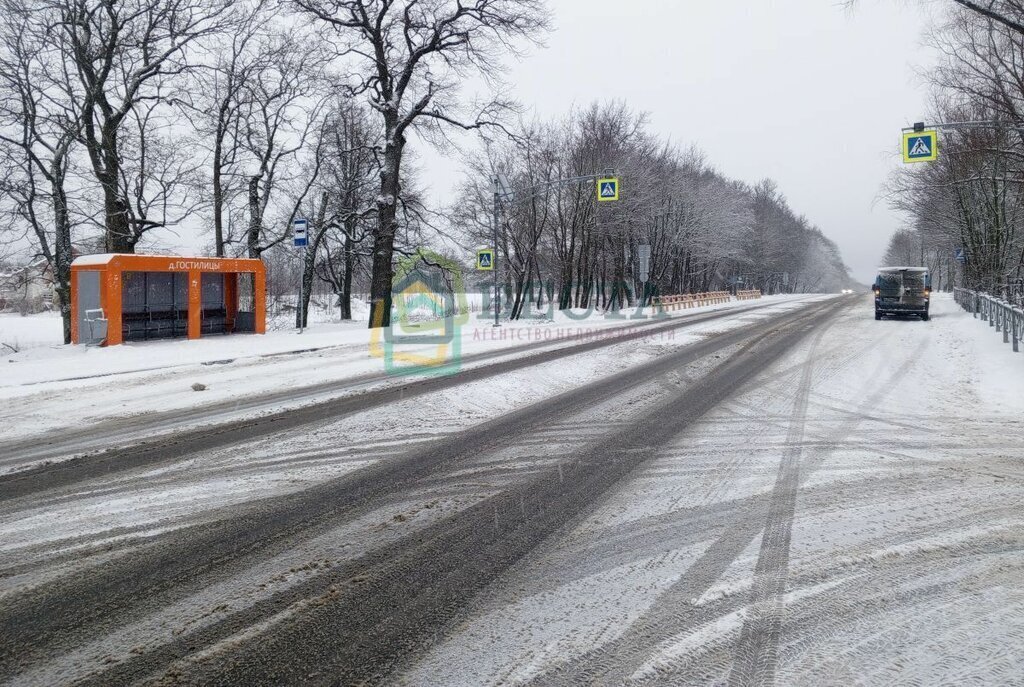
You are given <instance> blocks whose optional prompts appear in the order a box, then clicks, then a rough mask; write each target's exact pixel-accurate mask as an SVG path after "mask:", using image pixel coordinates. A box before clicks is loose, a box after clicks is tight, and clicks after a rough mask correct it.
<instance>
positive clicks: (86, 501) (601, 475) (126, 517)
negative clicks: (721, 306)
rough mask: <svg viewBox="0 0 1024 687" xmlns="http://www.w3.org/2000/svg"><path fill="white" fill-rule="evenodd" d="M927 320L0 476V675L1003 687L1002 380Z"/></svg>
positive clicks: (505, 375)
mask: <svg viewBox="0 0 1024 687" xmlns="http://www.w3.org/2000/svg"><path fill="white" fill-rule="evenodd" d="M933 313H934V318H933V320H932V321H931V322H928V323H922V322H917V321H883V322H875V321H874V320H873V319H872V317H871V316H870V307H869V304H867V303H865V302H863V301H862V300H860V299H854V298H843V299H832V300H818V301H809V302H804V303H801V304H797V305H793V306H791V307H787V308H777V309H775V310H773V311H772V312H771V313H766V312H760V313H753V312H751V313H746V314H737V315H734V316H732V317H730V318H722V319H719V320H716V321H715V322H714V323H713V324H712V323H708V324H706V325H705V326H704V327H703V328H701V329H697V330H694V331H690V330H687V329H683V330H680V335H678V336H676V337H673V338H670V339H657V338H656V339H653V340H644V341H628V342H617V343H613V344H610V345H605V346H601V347H595V348H594V349H592V350H589V351H576V352H574V353H573V354H564V353H563V354H560V355H557V356H553V357H551V358H550V359H537V360H534V361H532V363H531V364H530V365H529V366H524V365H521V364H514V365H513V364H509V367H508V368H507V369H494V370H491V372H490V373H487V374H484V373H479V374H478V375H476V376H473V375H467V376H465V377H463V378H461V379H458V380H452V381H450V383H446V384H440V383H438V385H437V387H436V388H433V389H430V390H429V392H427V393H421V394H417V395H411V396H410V397H404V396H403V395H401V394H400V393H399V394H398V395H397V396H396V395H395V391H394V390H393V389H385V390H382V391H380V392H378V393H386V394H390V395H385V396H381V397H380V398H379V399H378V400H377V402H375V403H372V404H370V405H368V406H367V407H366V408H356V407H353V408H352V409H351V412H348V413H341V414H339V415H338V416H335V417H329V416H327V415H326V414H321V415H317V416H311V417H310V418H308V425H304V426H294V427H289V428H287V430H286V431H278V432H273V431H269V430H268V431H264V430H261V431H260V432H259V433H258V435H256V436H253V437H248V438H246V437H245V432H244V431H241V430H239V429H238V428H234V429H231V430H229V431H228V433H227V434H226V435H224V436H222V437H221V439H218V440H216V441H212V440H210V439H209V438H200V439H190V436H189V435H188V434H187V433H184V432H183V433H182V435H181V436H180V437H177V438H176V439H175V441H176V442H177V443H176V444H174V445H168V446H165V448H164V454H161V456H160V457H159V459H155V460H140V461H138V462H137V463H133V464H129V465H128V466H112V465H110V464H109V463H103V462H100V463H96V464H94V467H91V468H82V467H80V466H82V465H88V463H81V462H72V463H69V464H67V465H63V466H62V465H57V466H54V467H53V471H50V472H36V473H32V475H35V476H34V477H33V476H29V477H28V478H27V480H28V481H27V482H26V481H24V479H22V481H20V482H17V483H15V482H13V481H11V480H12V479H13V478H11V477H10V476H8V477H6V478H0V488H6V489H7V491H6V492H4V493H5V494H6V496H5V498H4V500H3V501H0V551H2V552H3V555H2V556H0V561H2V562H0V600H2V605H0V634H2V636H3V638H4V641H3V642H2V645H0V679H3V680H5V681H7V682H10V683H13V684H57V683H63V682H71V681H81V682H83V683H87V684H123V683H136V682H140V683H153V682H155V683H160V684H178V683H184V684H211V683H212V684H243V683H247V684H288V683H292V684H294V683H312V684H355V683H400V684H409V685H425V684H437V685H453V684H454V685H470V684H474V685H475V684H537V685H549V684H565V685H570V684H573V685H574V684H581V683H583V684H648V683H650V684H735V685H765V684H779V685H789V684H796V685H821V684H836V685H848V684H868V685H876V684H877V685H890V684H927V685H934V684H951V685H953V684H1011V683H1021V682H1024V583H1022V580H1024V555H1022V551H1024V512H1022V511H1021V509H1020V503H1021V501H1022V496H1024V462H1022V461H1024V412H1022V408H1021V406H1022V403H1024V402H1022V401H1021V394H1022V393H1024V392H1022V389H1024V383H1022V382H1024V360H1022V359H1019V358H1013V357H1012V354H1010V353H1008V350H1009V349H1008V348H1006V349H1003V350H1000V349H999V348H998V347H997V345H996V344H995V343H993V345H992V346H988V345H987V338H988V337H989V336H990V334H989V332H988V331H987V328H986V327H984V325H981V324H980V323H978V322H976V321H974V320H972V319H971V318H970V316H965V315H964V314H963V313H960V312H959V311H957V310H956V308H955V306H954V305H953V304H952V303H951V302H950V301H947V300H939V301H937V302H936V303H935V304H934V306H933ZM687 332H690V333H687ZM993 341H994V340H993ZM1004 351H1005V354H1004ZM506 362H507V361H506ZM583 380H586V381H583ZM298 430H302V431H298ZM231 432H235V433H234V434H232V433H231ZM209 436H210V435H209V433H202V437H209ZM225 437H226V438H225ZM190 442H191V443H190ZM126 455H130V454H126ZM95 465H99V466H103V465H107V466H108V467H109V468H110V469H108V468H107V467H104V468H98V467H95ZM114 468H116V469H114ZM62 470H67V471H68V472H67V473H66V475H65V477H64V478H61V477H59V475H60V474H61V471H62ZM32 480H36V481H35V482H33V481H32Z"/></svg>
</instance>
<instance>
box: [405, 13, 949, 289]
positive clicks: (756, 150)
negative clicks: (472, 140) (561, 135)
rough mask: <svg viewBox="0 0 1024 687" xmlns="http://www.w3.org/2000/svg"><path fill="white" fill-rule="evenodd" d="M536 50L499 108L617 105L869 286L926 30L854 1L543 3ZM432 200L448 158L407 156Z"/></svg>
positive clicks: (919, 97)
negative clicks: (780, 208)
mask: <svg viewBox="0 0 1024 687" xmlns="http://www.w3.org/2000/svg"><path fill="white" fill-rule="evenodd" d="M549 2H550V7H551V8H552V10H553V11H554V15H555V25H556V28H555V31H554V32H553V33H552V34H551V35H550V36H549V37H548V39H547V41H546V43H547V47H546V48H542V49H537V50H533V51H532V52H531V54H530V56H529V57H527V58H526V59H525V60H524V61H522V62H519V63H516V64H513V65H511V69H510V72H509V74H508V77H507V80H508V82H509V83H510V85H511V86H512V95H513V96H514V97H516V98H518V99H519V100H520V101H521V102H522V103H523V104H524V105H526V106H527V107H529V108H533V109H534V110H535V112H536V114H537V115H539V116H542V117H553V116H560V115H562V114H564V113H565V112H566V111H567V110H569V109H570V108H571V107H572V106H573V105H586V104H588V103H590V102H591V101H594V100H605V99H616V98H618V99H623V100H625V101H626V102H627V103H628V104H629V105H630V106H632V107H633V108H634V109H637V110H641V111H646V112H648V113H649V115H650V121H651V128H652V130H653V131H655V132H656V133H658V134H660V135H662V136H664V137H666V138H670V139H671V140H672V141H674V142H676V143H679V144H682V145H689V144H691V143H692V144H695V145H697V147H699V148H701V149H702V150H704V151H705V153H707V157H708V161H709V162H710V163H711V164H712V165H714V166H715V167H716V168H717V169H719V170H720V171H721V172H723V173H724V174H726V175H728V176H730V177H733V178H738V179H742V180H745V181H749V182H756V181H757V180H759V179H761V178H763V177H772V178H773V179H775V180H776V181H777V182H778V183H779V186H780V188H781V190H782V191H783V192H784V193H785V194H786V196H787V198H788V199H789V201H790V204H791V205H792V206H793V208H794V210H795V211H797V212H798V213H803V214H806V215H807V217H808V218H809V219H810V220H811V221H812V222H814V223H815V224H817V225H818V226H819V227H820V228H821V229H822V231H823V232H824V233H825V234H826V235H827V236H829V237H830V238H832V239H833V240H835V241H836V242H837V243H838V244H839V246H840V248H841V249H842V253H843V257H844V259H845V260H846V262H847V264H848V265H849V266H850V268H851V270H852V272H853V275H854V276H855V277H857V278H859V279H860V280H861V281H870V280H871V279H872V278H873V275H872V274H871V272H872V271H873V270H874V268H875V267H877V265H878V262H879V260H880V259H881V255H882V253H883V251H884V250H885V245H886V242H887V240H888V238H889V235H890V234H891V232H892V231H893V230H894V229H896V228H898V227H899V226H900V224H901V218H900V217H899V216H898V215H897V214H896V213H894V212H893V211H892V210H890V209H889V207H888V204H887V203H886V202H885V200H884V199H881V198H880V195H879V194H880V187H881V185H882V183H883V182H884V181H885V179H886V177H887V175H888V172H889V170H891V169H892V168H893V167H894V166H896V165H898V164H899V158H898V152H899V136H900V129H901V128H902V127H904V126H907V125H909V124H911V123H913V122H914V121H916V120H918V119H921V118H922V117H923V113H924V111H925V102H926V96H927V91H926V89H925V88H924V86H923V83H922V82H923V79H922V78H921V75H920V74H919V70H921V69H924V68H927V65H928V64H929V62H930V61H931V57H930V54H929V52H928V51H927V50H925V49H923V48H922V47H921V44H922V33H923V30H924V29H925V28H926V26H927V19H926V17H925V16H924V15H922V11H921V8H920V6H919V5H917V4H914V3H906V2H900V1H899V0H861V1H860V3H859V6H858V7H857V8H856V9H855V10H853V11H849V10H846V9H844V8H843V7H842V6H841V4H840V3H839V2H833V1H831V0H628V1H627V0H549ZM418 148H419V149H418V150H417V153H418V154H419V155H420V162H419V164H418V166H419V167H420V168H421V170H422V171H423V173H424V175H425V177H426V179H425V181H427V182H428V183H429V187H430V190H431V194H432V195H433V196H434V197H435V198H436V199H437V200H438V201H444V202H447V201H450V199H451V189H452V187H453V186H454V184H455V183H456V182H457V181H458V179H459V178H460V174H461V165H460V163H459V161H458V159H456V158H454V157H444V156H441V155H438V154H436V153H433V152H430V151H428V150H425V149H423V148H422V147H420V146H418Z"/></svg>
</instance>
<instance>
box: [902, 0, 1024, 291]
mask: <svg viewBox="0 0 1024 687" xmlns="http://www.w3.org/2000/svg"><path fill="white" fill-rule="evenodd" d="M983 4H984V5H985V7H983V8H981V7H980V5H974V4H973V3H958V6H957V7H955V8H953V9H952V10H951V11H950V12H949V14H948V15H947V16H946V17H945V18H944V19H943V21H942V23H941V25H940V26H938V27H936V29H935V30H934V31H932V32H931V33H930V34H929V35H930V39H929V40H930V42H931V44H932V46H933V47H934V48H935V49H936V51H937V52H938V54H939V55H940V63H939V65H938V67H937V68H936V69H935V70H934V71H933V72H932V75H931V77H930V85H931V90H932V98H931V99H932V102H933V103H934V105H933V107H932V109H931V111H930V112H929V113H928V114H929V116H928V121H929V123H931V122H935V123H947V124H951V125H952V126H948V127H943V128H942V129H941V131H940V136H939V159H938V161H936V162H932V163H927V164H925V163H921V164H915V165H910V166H908V167H907V168H906V169H903V170H901V171H900V172H899V173H897V175H896V176H895V178H894V179H893V180H892V183H891V192H892V197H893V199H894V201H893V202H894V205H895V206H896V207H897V208H899V209H902V210H904V211H906V212H907V213H908V214H909V215H910V217H911V218H912V222H911V225H910V226H909V227H907V228H905V229H903V230H901V231H899V232H897V233H896V234H895V235H894V236H893V237H892V240H891V241H890V244H889V248H888V251H887V255H886V260H887V262H890V263H895V264H922V263H923V264H924V265H926V266H928V267H929V268H931V270H932V272H933V274H934V275H935V279H936V280H937V281H936V288H948V287H951V286H952V285H953V283H954V281H955V282H956V283H957V284H962V285H965V286H967V287H969V288H972V289H980V290H983V291H986V292H989V293H993V294H998V295H1001V296H1003V297H1006V298H1014V299H1017V300H1021V301H1024V169H1022V163H1024V5H1022V4H1021V3H1019V2H1003V1H996V2H992V3H983ZM957 251H962V253H963V259H964V260H965V261H966V262H963V264H960V262H958V261H957V260H956V258H955V256H956V253H957Z"/></svg>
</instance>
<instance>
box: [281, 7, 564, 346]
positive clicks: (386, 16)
mask: <svg viewBox="0 0 1024 687" xmlns="http://www.w3.org/2000/svg"><path fill="white" fill-rule="evenodd" d="M293 3H294V5H295V6H296V7H297V8H298V9H299V10H300V11H301V12H302V13H303V14H305V15H307V16H310V17H314V18H315V19H317V20H319V21H321V22H323V23H324V25H325V26H327V27H330V28H331V29H333V30H334V31H335V35H336V38H337V41H338V43H339V48H340V50H341V53H342V54H343V55H345V56H347V57H348V58H350V59H351V60H353V62H354V72H355V74H356V76H355V79H354V81H353V83H351V84H350V87H351V89H352V92H353V93H369V94H370V103H371V105H372V106H373V107H374V109H375V110H376V111H377V112H378V113H379V114H380V117H381V124H382V133H383V138H384V141H383V150H382V151H381V155H382V160H381V172H380V193H379V197H378V199H377V227H376V230H375V232H374V248H373V272H372V279H371V286H370V298H371V314H370V326H371V327H384V326H388V325H389V324H390V321H391V287H392V278H393V264H392V263H393V256H394V249H395V237H396V234H397V231H398V201H399V197H400V196H401V193H402V189H401V180H402V162H403V157H404V153H405V146H406V142H407V134H408V132H409V129H410V127H413V126H414V125H415V124H417V123H418V122H423V123H427V122H430V123H434V124H449V125H455V126H459V127H464V128H476V127H479V126H481V125H482V124H483V123H484V122H485V121H487V120H488V115H486V114H485V115H482V116H480V117H477V118H475V119H473V120H471V121H466V120H464V119H463V116H462V113H461V112H460V110H459V108H458V107H457V106H456V96H457V90H458V85H459V83H460V81H461V80H462V79H464V78H466V77H467V76H468V75H469V74H471V73H481V74H483V75H484V76H485V77H488V78H490V77H494V76H496V75H497V74H498V73H499V69H500V64H499V59H500V57H501V55H502V54H503V53H506V52H514V51H515V49H516V45H515V43H516V41H519V40H523V39H527V40H530V39H535V38H536V37H537V36H538V35H539V34H540V33H541V32H542V31H544V30H545V29H546V28H547V26H548V14H547V11H546V8H545V6H544V3H543V1H542V0H472V1H471V2H467V3H462V2H453V1H452V0H416V1H412V2H404V3H400V2H395V1H394V0H293Z"/></svg>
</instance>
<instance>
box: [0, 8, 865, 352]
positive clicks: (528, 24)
mask: <svg viewBox="0 0 1024 687" xmlns="http://www.w3.org/2000/svg"><path fill="white" fill-rule="evenodd" d="M548 26H549V16H548V12H547V9H546V6H545V3H544V2H543V0H463V1H462V2H458V3H456V2H452V1H451V0H419V1H418V2H415V3H395V2H391V1H390V0H0V213H2V214H3V215H4V220H3V222H2V223H0V235H2V237H0V238H2V242H0V245H3V246H6V247H14V248H18V249H23V250H24V252H26V253H29V254H32V255H34V256H37V257H38V258H41V259H43V260H45V261H46V265H47V274H49V275H52V279H53V281H54V282H55V290H56V292H57V294H58V298H59V301H60V303H61V308H62V313H63V315H64V325H65V340H66V341H69V340H70V306H69V286H70V265H71V261H72V259H73V258H74V256H75V255H76V254H80V253H89V252H97V251H107V252H134V251H135V250H137V249H139V248H140V247H141V248H144V249H145V250H147V251H159V250H161V249H166V247H167V246H168V245H169V244H170V243H172V242H177V241H178V240H179V239H178V237H179V235H181V234H182V233H191V232H192V231H193V230H194V228H196V227H201V228H202V233H203V236H204V237H205V240H206V244H207V246H206V247H207V249H208V250H209V252H210V253H213V254H215V255H218V256H248V257H254V258H262V259H263V260H264V261H266V262H267V263H268V266H269V267H270V272H271V279H272V280H274V281H275V282H276V284H275V285H274V287H273V288H274V289H275V290H276V291H278V292H280V291H281V290H282V284H284V283H285V282H287V283H288V284H295V281H296V280H297V278H299V277H301V278H302V279H303V281H304V288H303V289H302V291H303V293H304V294H306V299H305V300H307V301H308V295H309V294H310V293H314V292H316V291H318V290H319V289H321V288H323V287H324V285H326V287H327V288H328V289H329V290H330V291H331V292H332V293H333V294H335V295H336V297H337V299H338V303H339V308H340V312H341V315H342V316H343V317H350V316H351V314H352V309H351V300H352V295H353V293H354V292H356V291H358V292H360V293H368V294H369V301H370V303H369V305H370V326H373V327H377V326H386V325H387V324H389V321H390V317H391V290H392V282H393V276H394V271H395V266H396V263H397V262H398V260H399V259H400V258H401V257H402V256H405V255H423V254H422V253H420V252H418V250H417V249H418V248H420V247H422V246H434V247H435V248H436V247H439V246H444V245H448V246H449V247H450V246H451V243H450V242H446V241H445V239H446V238H455V239H456V242H457V243H459V244H460V245H461V246H462V247H463V250H462V252H461V253H460V254H459V255H458V258H459V259H460V260H465V258H466V257H467V256H466V253H467V252H468V250H466V249H467V248H472V246H470V245H468V244H471V243H489V239H487V240H485V236H484V234H488V235H489V232H486V231H485V228H486V227H487V226H488V222H489V216H490V211H489V209H488V199H489V197H490V196H489V190H488V189H489V179H490V177H491V171H493V170H494V169H499V168H500V169H501V170H503V171H504V172H505V173H506V174H507V175H508V176H509V178H511V179H512V180H513V183H514V185H515V187H516V189H517V190H520V191H522V192H521V193H520V194H518V195H517V196H516V199H515V200H514V201H512V202H510V203H509V204H508V205H507V207H506V208H505V212H504V214H503V215H502V220H501V221H502V226H501V241H500V243H501V245H500V246H499V250H500V253H501V255H500V262H501V264H502V265H507V266H508V267H509V269H508V270H507V272H504V274H505V276H506V279H507V285H506V286H507V289H508V291H509V293H510V294H512V295H513V302H514V303H519V304H521V303H523V302H524V300H525V299H528V298H541V296H540V294H539V285H540V284H545V285H547V284H551V285H552V286H551V287H550V289H551V291H552V295H549V296H545V297H546V298H555V299H556V300H557V302H558V303H559V304H560V305H562V306H563V307H569V306H578V305H585V304H588V303H589V302H591V300H592V299H596V301H597V303H598V304H599V305H600V306H601V307H607V306H608V305H609V303H613V302H626V301H629V300H630V299H635V298H636V284H635V277H636V276H637V275H636V273H635V267H636V261H635V259H634V257H635V254H636V253H635V251H636V247H637V245H639V244H642V243H646V244H649V245H651V247H652V263H651V268H652V277H651V279H652V285H653V286H654V287H656V288H657V290H658V291H660V292H662V293H669V292H678V291H689V290H707V289H715V288H722V287H724V286H726V284H727V283H728V281H729V280H730V279H731V278H734V277H739V278H742V279H743V280H744V281H743V283H745V284H749V285H750V286H753V287H760V288H763V289H765V290H768V291H772V290H779V289H782V288H786V289H788V290H815V289H834V288H836V287H838V286H839V285H840V283H842V282H843V281H844V280H845V279H846V276H845V275H846V272H845V268H844V267H843V266H842V263H841V260H840V259H839V257H838V254H837V252H836V250H835V246H834V245H832V244H831V243H830V242H828V241H827V240H826V239H825V238H824V237H823V236H821V234H820V232H818V231H817V230H816V229H815V228H814V227H812V226H811V225H810V224H809V223H808V222H807V221H806V220H805V219H803V218H801V217H799V216H798V215H797V214H796V213H795V212H793V211H792V210H791V209H790V208H789V207H788V205H787V203H786V202H785V199H784V198H783V197H782V195H781V194H780V193H779V191H778V190H777V189H776V188H775V186H774V185H773V184H772V183H771V182H763V183H761V184H759V185H757V186H756V187H747V186H745V185H744V184H741V183H738V182H735V181H730V180H728V179H726V178H724V177H722V176H721V175H719V174H717V173H716V172H714V171H713V170H712V169H711V168H710V167H709V166H708V165H707V164H706V163H705V162H704V161H703V159H702V158H701V157H700V155H698V154H696V153H694V152H692V151H683V150H678V149H676V148H673V147H671V146H667V145H666V144H664V143H662V142H659V141H658V140H657V139H656V138H655V137H654V136H652V135H651V134H650V132H649V131H648V130H647V128H646V126H645V122H644V120H643V118H642V117H641V116H639V115H637V114H635V113H631V112H629V110H628V109H627V108H625V107H624V106H621V105H617V104H609V105H601V106H594V107H592V108H589V109H586V110H582V111H578V112H575V113H573V114H572V115H571V116H569V117H568V118H567V119H565V120H564V121H559V122H551V123H545V124H538V125H536V126H532V127H520V129H521V130H518V131H509V129H508V128H507V127H508V123H509V122H510V121H513V119H514V118H513V117H511V116H510V115H511V113H512V112H514V110H515V108H514V107H513V104H512V103H509V102H506V101H505V100H504V99H503V98H501V97H495V98H492V99H491V100H489V101H484V102H478V101H475V100H474V101H472V102H470V100H469V99H468V98H467V97H466V96H465V94H464V93H463V92H462V91H461V85H462V84H463V83H465V82H466V80H467V79H470V78H472V77H474V76H483V77H484V79H483V81H484V82H487V83H499V79H500V76H501V73H502V69H503V66H502V65H503V60H504V59H505V57H506V56H507V55H509V54H514V53H517V52H519V51H520V50H522V49H524V48H525V47H528V46H529V45H530V44H531V43H532V42H534V41H536V40H538V39H539V38H540V37H542V36H543V35H544V34H545V33H546V31H547V29H548ZM496 90H500V89H499V88H496ZM453 130H455V131H460V130H461V131H472V132H475V133H479V134H480V135H482V136H483V137H486V139H487V140H489V141H491V144H490V146H489V148H488V150H489V153H487V154H483V155H481V156H477V157H474V158H473V159H471V160H469V162H468V164H469V167H470V169H471V170H472V176H471V178H472V179H473V182H471V183H467V185H466V186H465V188H464V189H463V190H462V196H461V199H462V202H460V203H459V204H458V205H457V208H456V209H455V210H453V211H452V212H440V213H439V212H436V211H434V210H431V209H430V208H427V207H425V204H424V202H423V200H422V193H420V192H418V189H417V182H416V174H415V165H414V164H413V161H412V160H411V159H410V154H409V153H410V151H409V150H408V142H409V140H410V137H412V136H413V135H415V136H416V138H417V140H429V141H433V142H438V143H440V144H442V145H443V144H444V142H445V141H446V140H448V134H449V132H451V131H453ZM509 133H511V134H513V135H512V136H511V137H510V136H508V134H509ZM605 168H613V169H615V170H616V172H617V173H618V174H619V175H620V176H621V177H622V179H623V200H622V201H621V202H619V203H617V204H608V205H604V204H603V205H602V206H601V207H600V208H599V207H598V206H597V204H596V203H595V202H594V193H593V185H592V184H589V185H575V186H572V185H570V186H556V185H553V186H550V187H549V188H548V190H547V192H536V190H535V189H534V190H531V191H529V193H527V192H526V191H527V189H533V188H534V187H535V186H536V185H537V184H541V183H546V182H549V181H553V180H555V179H561V178H564V177H567V176H574V175H586V174H593V173H595V172H600V171H601V170H602V169H605ZM300 216H301V217H306V218H308V219H309V220H310V221H311V227H312V229H311V232H310V237H309V239H310V244H311V247H310V249H309V250H308V251H307V252H306V254H305V262H304V264H301V265H298V266H296V265H294V259H295V256H296V254H295V253H294V252H291V251H289V250H286V248H287V246H288V243H289V241H290V236H289V227H290V225H291V222H292V220H293V219H294V218H296V217H300ZM627 251H628V254H627ZM3 257H7V256H3ZM24 262H26V263H27V262H28V260H25V261H24ZM295 269H297V270H298V272H299V274H292V273H291V271H292V270H295ZM783 275H788V280H787V279H785V278H784V276H783ZM631 280H632V282H631ZM314 285H315V286H316V288H314ZM295 286H296V287H297V284H295ZM294 290H295V291H298V289H297V288H295V289H294ZM306 308H307V303H305V302H304V303H302V304H300V307H299V308H298V309H297V312H296V317H297V319H299V318H303V317H305V311H306ZM512 314H516V313H515V312H513V313H512Z"/></svg>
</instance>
